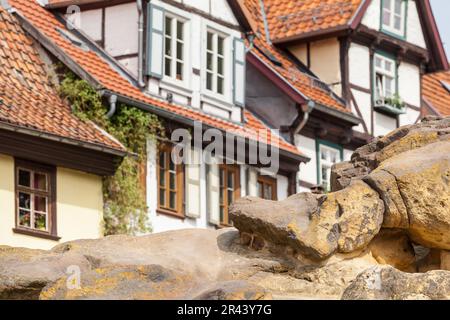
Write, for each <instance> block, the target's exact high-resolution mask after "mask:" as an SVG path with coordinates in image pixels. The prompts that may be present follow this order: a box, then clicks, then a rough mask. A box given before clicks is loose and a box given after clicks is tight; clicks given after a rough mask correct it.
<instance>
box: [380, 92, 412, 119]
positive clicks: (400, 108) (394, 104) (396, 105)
mask: <svg viewBox="0 0 450 320" xmlns="http://www.w3.org/2000/svg"><path fill="white" fill-rule="evenodd" d="M375 110H377V111H380V112H383V113H387V114H389V115H394V116H398V115H401V114H405V113H406V104H405V103H404V102H403V101H402V99H401V98H400V97H399V96H398V95H395V96H393V97H389V98H388V97H381V98H378V99H376V100H375Z"/></svg>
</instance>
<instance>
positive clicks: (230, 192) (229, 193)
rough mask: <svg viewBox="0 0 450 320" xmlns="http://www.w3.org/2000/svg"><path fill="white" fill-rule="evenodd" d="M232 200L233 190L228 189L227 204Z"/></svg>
mask: <svg viewBox="0 0 450 320" xmlns="http://www.w3.org/2000/svg"><path fill="white" fill-rule="evenodd" d="M233 201H234V195H233V190H228V205H230V204H232V203H233Z"/></svg>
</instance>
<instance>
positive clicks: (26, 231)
mask: <svg viewBox="0 0 450 320" xmlns="http://www.w3.org/2000/svg"><path fill="white" fill-rule="evenodd" d="M12 231H13V232H14V233H17V234H22V235H25V236H30V237H36V238H41V239H46V240H52V241H59V240H61V237H58V236H55V235H51V234H49V233H43V232H39V231H33V230H29V229H22V228H13V229H12Z"/></svg>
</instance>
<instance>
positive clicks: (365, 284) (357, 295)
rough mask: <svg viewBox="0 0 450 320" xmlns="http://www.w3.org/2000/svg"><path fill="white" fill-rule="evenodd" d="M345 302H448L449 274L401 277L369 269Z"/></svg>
mask: <svg viewBox="0 0 450 320" xmlns="http://www.w3.org/2000/svg"><path fill="white" fill-rule="evenodd" d="M342 299H344V300H448V299H450V272H448V271H430V272H428V273H414V274H410V273H404V272H401V271H399V270H397V269H394V268H392V267H379V266H378V267H372V268H370V269H368V270H366V271H365V272H363V273H361V274H360V275H359V276H358V277H357V278H356V279H355V281H353V283H352V284H351V285H350V286H349V287H348V288H347V289H346V290H345V292H344V294H343V295H342Z"/></svg>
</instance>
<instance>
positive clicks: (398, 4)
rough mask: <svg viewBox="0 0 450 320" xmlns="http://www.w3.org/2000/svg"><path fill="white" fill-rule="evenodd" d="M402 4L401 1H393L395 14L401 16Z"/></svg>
mask: <svg viewBox="0 0 450 320" xmlns="http://www.w3.org/2000/svg"><path fill="white" fill-rule="evenodd" d="M402 2H403V0H395V13H396V14H398V15H401V14H402Z"/></svg>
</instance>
